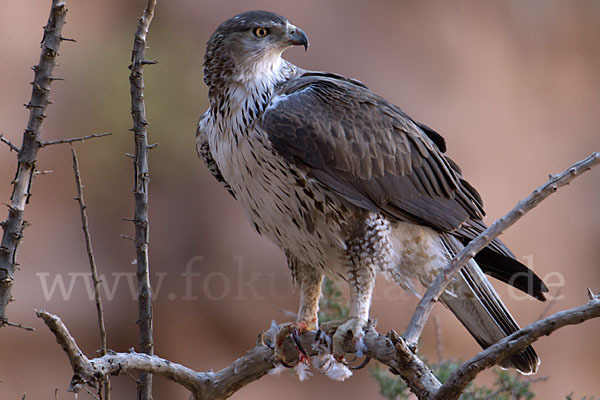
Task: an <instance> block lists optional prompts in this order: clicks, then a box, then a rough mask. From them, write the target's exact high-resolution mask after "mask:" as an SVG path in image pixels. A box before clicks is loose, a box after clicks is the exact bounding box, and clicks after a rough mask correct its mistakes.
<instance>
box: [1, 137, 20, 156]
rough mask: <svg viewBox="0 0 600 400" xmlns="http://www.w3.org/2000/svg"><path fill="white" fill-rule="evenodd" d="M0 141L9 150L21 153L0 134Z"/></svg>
mask: <svg viewBox="0 0 600 400" xmlns="http://www.w3.org/2000/svg"><path fill="white" fill-rule="evenodd" d="M0 141H2V143H5V144H6V145H7V146H8V147H10V149H11V150H14V151H16V152H17V153H18V152H19V151H21V149H19V148H18V147H17V146H16V145H14V144H13V142H11V141H10V140H8V139H7V138H5V137H4V135H3V134H0Z"/></svg>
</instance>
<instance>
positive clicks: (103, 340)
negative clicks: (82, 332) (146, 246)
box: [71, 148, 110, 400]
mask: <svg viewBox="0 0 600 400" xmlns="http://www.w3.org/2000/svg"><path fill="white" fill-rule="evenodd" d="M71 153H72V154H73V172H74V173H75V185H76V186H77V197H76V198H75V200H77V202H78V203H79V210H80V211H81V226H82V228H83V236H84V237H85V250H86V252H87V255H88V260H89V263H90V270H91V272H92V282H93V283H94V299H95V301H96V311H97V313H98V329H99V330H100V354H102V355H105V354H106V353H107V347H106V346H107V345H106V327H105V325H104V310H103V308H102V299H101V298H100V279H98V269H97V268H96V259H95V258H94V250H93V248H92V238H91V236H90V229H89V225H88V218H87V212H86V211H85V209H86V208H87V205H86V204H85V201H84V200H83V184H82V183H81V175H80V173H79V162H78V160H77V153H76V152H75V149H73V148H72V149H71ZM103 386H104V399H105V400H110V381H109V380H108V377H105V379H104V385H103ZM100 398H102V392H101V391H100Z"/></svg>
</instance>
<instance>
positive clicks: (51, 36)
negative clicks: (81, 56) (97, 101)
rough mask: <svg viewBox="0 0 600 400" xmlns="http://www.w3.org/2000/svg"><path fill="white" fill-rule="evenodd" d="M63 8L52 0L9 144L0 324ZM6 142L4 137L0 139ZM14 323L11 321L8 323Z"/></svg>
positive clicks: (10, 283)
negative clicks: (12, 163) (14, 139)
mask: <svg viewBox="0 0 600 400" xmlns="http://www.w3.org/2000/svg"><path fill="white" fill-rule="evenodd" d="M66 15H67V8H66V6H65V1H64V0H52V7H51V9H50V16H49V18H48V23H47V24H46V26H45V27H44V36H43V38H42V44H41V47H42V51H41V55H40V61H39V63H38V65H36V66H34V67H33V71H34V73H35V77H34V79H33V83H32V85H33V90H32V92H31V98H30V100H29V102H28V103H27V104H26V105H25V107H27V109H28V110H29V121H28V123H27V128H25V132H24V133H23V143H22V145H21V148H20V149H18V148H17V147H16V146H14V145H13V146H10V147H11V148H12V149H13V150H17V151H18V156H17V160H18V164H17V171H16V174H15V178H14V180H13V182H12V184H13V192H12V195H11V198H10V206H9V211H8V218H7V219H6V220H5V221H4V222H2V224H1V225H2V229H3V230H4V233H3V235H2V242H1V244H0V327H2V326H4V325H7V322H8V318H7V316H6V307H7V306H8V303H9V302H10V301H11V300H12V296H11V289H12V286H13V282H14V272H15V269H16V267H17V261H16V258H17V247H18V246H19V244H20V243H21V240H22V238H23V230H24V229H25V227H26V226H27V222H26V221H25V219H24V217H25V205H26V204H27V203H28V202H29V198H30V197H31V183H32V180H33V179H32V178H33V176H34V172H35V167H36V165H35V164H36V161H37V153H38V150H39V149H40V147H41V146H42V124H43V122H44V119H45V118H46V114H45V111H46V107H47V106H48V104H49V102H50V85H51V83H52V81H54V80H57V78H55V77H54V76H52V71H53V70H54V66H55V65H56V61H55V60H56V57H57V56H58V51H59V49H60V44H61V42H62V41H63V40H65V39H64V38H63V37H62V36H61V34H62V28H63V25H64V23H65V17H66ZM4 142H5V143H6V141H4ZM8 325H11V326H14V325H15V324H8Z"/></svg>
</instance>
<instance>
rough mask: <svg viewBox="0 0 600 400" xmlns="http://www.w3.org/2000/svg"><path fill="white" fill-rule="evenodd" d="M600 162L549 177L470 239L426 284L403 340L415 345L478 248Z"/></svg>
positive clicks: (595, 158)
mask: <svg viewBox="0 0 600 400" xmlns="http://www.w3.org/2000/svg"><path fill="white" fill-rule="evenodd" d="M599 163H600V153H594V154H592V155H591V156H589V157H588V158H586V159H585V160H582V161H579V162H577V163H575V164H573V165H572V166H571V167H569V168H568V169H567V170H565V171H564V172H562V173H561V174H558V175H551V176H550V180H549V181H548V182H546V183H545V184H543V185H542V186H540V187H538V188H537V189H536V190H534V191H533V193H531V194H530V195H529V196H527V197H526V198H524V199H523V200H521V201H520V202H519V203H518V204H517V205H516V206H515V207H514V208H513V209H512V210H511V211H510V212H508V214H506V215H505V216H503V217H502V218H500V219H499V220H497V221H496V222H494V223H493V224H492V225H491V226H490V227H489V228H487V229H486V230H485V231H483V232H482V233H481V234H480V235H479V236H477V237H476V238H475V239H473V240H472V241H471V242H469V244H468V245H467V246H465V248H464V249H462V250H461V251H460V252H459V253H458V254H457V255H456V257H454V258H453V259H452V261H451V262H450V264H449V265H448V266H447V267H446V268H444V270H443V271H442V272H440V273H439V274H438V276H437V277H436V278H435V280H434V281H433V283H431V285H429V287H428V288H427V291H426V292H425V295H423V297H422V298H421V301H420V302H419V304H418V305H417V309H416V310H415V312H414V314H413V316H412V318H411V320H410V323H409V325H408V328H407V330H406V334H405V335H404V338H405V340H406V341H407V342H408V343H409V344H410V345H411V346H416V344H417V342H418V340H419V337H420V336H421V332H423V328H424V327H425V323H426V322H427V319H428V318H429V314H430V313H431V309H432V307H433V304H434V303H435V302H436V301H437V300H438V298H439V296H440V295H441V294H442V292H443V291H444V289H445V288H446V285H448V283H449V282H450V281H451V280H452V277H453V276H454V274H455V273H456V272H458V271H459V270H460V269H461V268H462V267H463V266H464V265H465V264H466V263H467V262H468V261H469V260H470V259H471V258H473V257H475V254H477V253H478V252H479V251H480V250H481V249H483V248H484V247H485V246H487V245H488V244H489V243H490V242H491V241H492V240H494V239H495V238H496V237H497V236H498V235H500V234H501V233H502V232H503V231H505V230H506V229H507V228H509V227H510V226H512V225H513V224H514V223H515V222H517V221H518V220H519V219H520V218H521V217H522V216H523V215H525V214H526V213H527V212H529V211H531V210H532V209H533V208H534V207H536V206H537V205H538V204H539V203H540V202H542V200H544V199H546V198H547V197H548V196H550V195H551V194H552V193H554V192H556V190H558V188H560V187H562V186H565V185H568V184H569V183H570V182H571V181H572V180H573V179H575V178H577V177H578V176H579V175H581V174H582V173H583V172H585V171H587V170H589V169H591V168H592V167H594V166H596V165H598V164H599Z"/></svg>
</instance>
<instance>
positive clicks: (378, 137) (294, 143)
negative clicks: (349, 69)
mask: <svg viewBox="0 0 600 400" xmlns="http://www.w3.org/2000/svg"><path fill="white" fill-rule="evenodd" d="M278 96H279V97H278ZM273 98H274V101H273V102H272V104H271V105H270V106H269V107H268V108H267V110H266V111H265V113H264V115H263V118H262V126H263V128H264V130H265V131H266V132H267V133H268V135H269V139H270V141H271V143H272V144H273V147H274V148H275V150H276V151H277V152H278V153H279V154H280V155H282V156H283V157H285V158H286V159H288V160H290V161H291V162H294V163H297V164H300V165H302V166H303V167H304V168H305V169H306V170H307V171H308V172H309V174H310V175H312V176H313V177H315V178H316V179H318V180H319V181H321V182H322V183H323V184H325V185H327V186H328V187H330V188H331V189H332V190H334V191H336V192H338V193H339V194H340V195H342V196H343V197H345V198H346V199H347V200H349V201H350V202H352V203H354V204H355V205H357V206H359V207H363V208H366V209H369V210H371V211H376V212H383V213H384V214H385V215H387V216H389V217H391V218H393V219H398V220H401V221H409V222H415V223H418V224H423V225H428V226H431V227H433V228H434V229H436V230H440V231H452V230H455V229H457V228H458V227H459V226H460V225H461V224H462V223H463V222H465V221H466V220H467V219H469V218H476V219H480V218H481V217H483V206H482V204H481V198H480V197H479V194H478V193H477V192H476V191H475V190H474V189H473V188H472V187H471V186H470V185H468V184H465V181H464V180H463V179H462V177H461V176H460V173H459V171H457V170H455V169H454V168H453V166H452V164H451V163H450V162H449V161H448V160H447V159H446V158H445V157H444V156H443V154H442V152H441V151H440V149H439V148H438V146H437V145H436V143H435V142H434V141H433V140H432V139H431V138H430V137H429V136H428V135H427V134H425V132H424V131H423V130H422V129H421V128H420V127H419V125H417V124H416V123H414V122H413V121H412V120H411V119H410V118H409V117H408V116H406V114H404V113H403V112H402V111H401V110H400V109H398V108H397V107H396V106H394V105H392V104H390V103H389V102H387V101H386V100H384V99H383V98H381V97H379V96H377V95H375V94H374V93H373V92H371V91H369V90H368V89H366V88H365V87H364V86H359V85H357V84H355V83H354V82H351V81H348V80H341V79H336V78H333V77H330V76H319V75H317V74H314V73H312V74H308V75H303V76H301V77H298V78H296V79H292V80H290V81H287V82H285V83H284V84H282V85H280V87H278V88H277V89H276V91H275V93H274V95H273ZM428 129H429V128H428ZM436 135H437V134H436ZM437 136H439V135H437ZM440 138H441V137H440ZM438 142H440V140H439V139H438ZM442 143H443V141H442Z"/></svg>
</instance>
